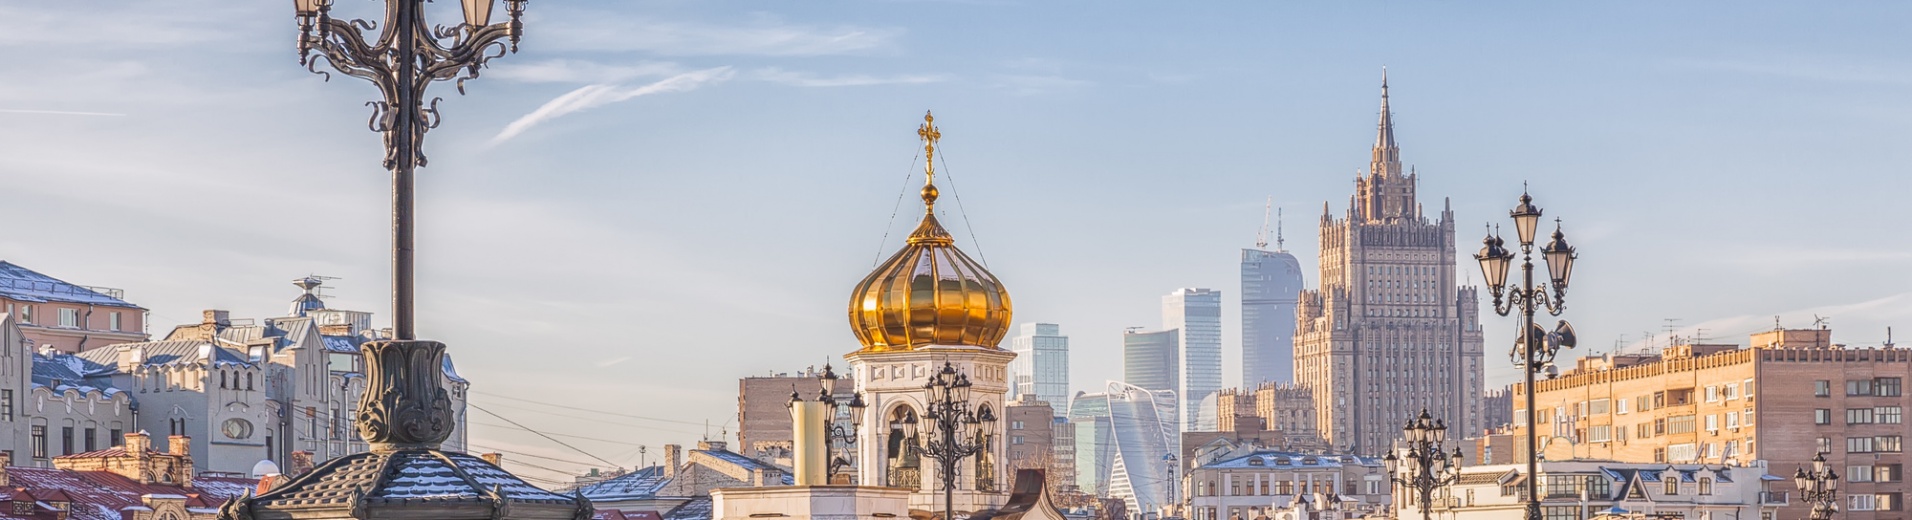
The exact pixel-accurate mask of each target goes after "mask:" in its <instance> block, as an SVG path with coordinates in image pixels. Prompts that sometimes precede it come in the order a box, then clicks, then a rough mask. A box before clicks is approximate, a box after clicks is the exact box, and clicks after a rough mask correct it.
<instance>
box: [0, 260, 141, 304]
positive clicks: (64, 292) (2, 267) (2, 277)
mask: <svg viewBox="0 0 1912 520" xmlns="http://www.w3.org/2000/svg"><path fill="white" fill-rule="evenodd" d="M0 296H5V297H7V298H10V299H14V300H20V301H23V302H62V303H81V304H87V305H105V306H109V307H128V308H133V309H138V308H140V307H139V306H138V305H133V304H131V303H127V302H126V300H121V299H119V298H114V297H112V296H107V295H105V294H100V293H99V292H97V291H94V290H92V289H89V288H86V287H82V286H79V285H74V284H70V283H66V282H65V281H62V280H60V279H58V278H54V277H51V276H47V275H44V274H40V273H38V272H35V271H34V270H32V269H27V268H25V267H20V266H18V265H14V264H12V263H8V262H6V261H0Z"/></svg>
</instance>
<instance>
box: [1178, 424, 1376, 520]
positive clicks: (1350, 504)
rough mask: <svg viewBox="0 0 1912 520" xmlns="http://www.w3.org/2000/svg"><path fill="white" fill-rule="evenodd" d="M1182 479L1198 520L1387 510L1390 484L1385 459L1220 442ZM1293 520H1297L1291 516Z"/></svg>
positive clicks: (1190, 514) (1189, 514)
mask: <svg viewBox="0 0 1912 520" xmlns="http://www.w3.org/2000/svg"><path fill="white" fill-rule="evenodd" d="M1195 457H1196V460H1197V461H1199V464H1196V465H1194V467H1193V468H1192V469H1189V470H1188V475H1187V476H1186V477H1184V478H1182V479H1181V480H1182V482H1181V484H1182V487H1183V490H1184V491H1185V492H1186V493H1187V500H1186V501H1185V502H1184V503H1186V504H1187V508H1186V510H1183V511H1178V512H1177V513H1179V514H1180V515H1181V516H1183V517H1184V518H1189V519H1192V520H1231V519H1234V518H1243V519H1251V518H1256V517H1257V516H1262V515H1266V516H1268V517H1269V518H1278V513H1279V512H1280V511H1283V510H1287V511H1289V512H1290V513H1292V512H1294V511H1296V510H1308V511H1314V512H1321V511H1335V512H1336V513H1335V516H1333V517H1342V518H1348V517H1360V516H1365V515H1367V514H1370V513H1380V512H1384V511H1385V510H1386V509H1387V507H1388V504H1389V493H1390V484H1389V482H1388V479H1387V471H1386V468H1385V467H1383V466H1382V464H1381V461H1380V460H1379V459H1375V458H1370V457H1355V456H1352V455H1334V454H1316V453H1297V452H1292V451H1283V450H1271V449H1267V448H1263V447H1261V446H1257V445H1255V444H1253V443H1244V444H1229V443H1224V444H1216V445H1213V446H1210V447H1207V448H1204V449H1201V450H1198V451H1197V452H1196V453H1195ZM1288 518H1296V517H1293V516H1290V517H1288Z"/></svg>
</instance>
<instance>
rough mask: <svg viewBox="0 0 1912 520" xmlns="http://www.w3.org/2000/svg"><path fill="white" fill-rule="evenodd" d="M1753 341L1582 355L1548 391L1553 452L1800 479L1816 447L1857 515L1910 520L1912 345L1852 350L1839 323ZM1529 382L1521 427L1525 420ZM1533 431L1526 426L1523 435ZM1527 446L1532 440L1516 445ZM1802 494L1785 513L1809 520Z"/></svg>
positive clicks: (1854, 518)
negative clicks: (1763, 464)
mask: <svg viewBox="0 0 1912 520" xmlns="http://www.w3.org/2000/svg"><path fill="white" fill-rule="evenodd" d="M1751 343H1752V346H1751V348H1739V347H1737V346H1735V345H1679V346H1675V347H1669V348H1667V349H1665V351H1664V352H1662V353H1660V354H1659V355H1656V356H1643V355H1633V356H1603V357H1598V358H1591V359H1583V360H1581V362H1580V363H1579V365H1578V367H1577V368H1575V369H1574V370H1572V371H1570V372H1568V373H1566V374H1563V375H1561V376H1560V377H1558V378H1556V379H1553V380H1549V381H1542V382H1540V383H1539V384H1537V385H1535V388H1536V389H1537V394H1538V395H1537V396H1536V402H1537V406H1536V407H1537V408H1538V409H1539V410H1540V411H1541V413H1540V415H1539V418H1540V419H1542V421H1541V422H1540V424H1541V426H1540V427H1539V428H1538V433H1539V434H1540V435H1541V436H1542V438H1543V439H1545V440H1543V447H1544V448H1545V450H1544V451H1545V453H1544V457H1545V458H1546V459H1547V460H1564V459H1569V458H1596V459H1610V460H1619V461H1628V462H1641V463H1649V462H1651V463H1705V464H1750V463H1752V462H1753V461H1756V460H1763V461H1767V462H1768V463H1769V464H1770V467H1771V468H1772V471H1773V472H1774V473H1776V474H1781V476H1786V477H1790V476H1791V474H1792V472H1793V471H1794V470H1795V469H1797V468H1799V467H1802V466H1806V467H1809V466H1810V462H1809V461H1810V459H1812V457H1813V455H1814V454H1815V453H1825V454H1826V455H1825V456H1826V459H1827V461H1828V462H1827V466H1829V467H1831V468H1833V469H1834V470H1835V471H1837V472H1838V473H1839V474H1840V475H1842V477H1843V478H1844V482H1843V483H1842V485H1841V486H1840V488H1839V491H1840V493H1841V494H1843V495H1845V498H1844V500H1846V503H1843V504H1841V507H1842V508H1843V509H1844V511H1843V512H1842V513H1841V515H1842V518H1845V519H1848V520H1873V519H1902V518H1905V517H1906V513H1905V506H1904V504H1903V503H1902V501H1903V500H1904V497H1905V495H1906V491H1907V487H1908V485H1907V483H1906V478H1905V475H1904V469H1905V462H1906V457H1905V455H1904V449H1903V446H1902V443H1903V442H1904V439H1905V438H1906V437H1907V436H1908V435H1912V431H1908V427H1907V423H1906V422H1905V420H1904V413H1905V410H1906V409H1907V408H1908V407H1912V398H1908V396H1907V394H1906V392H1905V390H1904V385H1905V381H1906V378H1907V377H1908V376H1912V351H1907V350H1904V349H1895V348H1848V347H1844V346H1840V345H1835V344H1833V343H1832V341H1831V331H1830V330H1824V329H1819V330H1774V331H1770V332H1762V333H1758V334H1754V335H1753V336H1752V341H1751ZM1522 391H1523V390H1521V389H1520V388H1519V387H1518V386H1517V387H1516V391H1515V393H1516V395H1517V396H1520V397H1515V398H1514V400H1513V403H1514V407H1515V408H1516V409H1515V410H1514V417H1515V424H1516V425H1522V424H1524V422H1525V421H1526V419H1525V417H1526V410H1525V405H1526V402H1525V401H1526V399H1525V397H1524V395H1525V394H1523V393H1521V392H1522ZM1521 431H1524V430H1520V429H1519V428H1518V427H1517V428H1516V431H1515V433H1516V434H1517V435H1515V438H1516V439H1519V438H1521V435H1519V433H1520V432H1521ZM1514 444H1516V446H1514V448H1515V451H1516V452H1518V451H1523V450H1521V449H1520V448H1522V447H1524V443H1523V442H1515V443H1514ZM1806 513H1807V509H1806V505H1804V504H1800V503H1799V502H1798V501H1794V502H1792V503H1791V504H1788V505H1787V506H1786V507H1785V509H1784V510H1783V512H1782V513H1781V516H1784V517H1795V516H1800V517H1803V516H1804V515H1805V514H1806Z"/></svg>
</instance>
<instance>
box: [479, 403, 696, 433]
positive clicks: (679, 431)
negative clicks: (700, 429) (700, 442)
mask: <svg viewBox="0 0 1912 520" xmlns="http://www.w3.org/2000/svg"><path fill="white" fill-rule="evenodd" d="M492 406H499V405H497V404H493V405H492ZM504 406H505V407H506V408H511V409H516V410H524V411H527V412H533V413H541V414H546V415H555V416H558V417H569V418H572V419H584V420H587V421H593V422H595V423H597V424H604V425H611V426H624V427H629V428H644V429H647V430H657V431H663V432H670V433H675V434H680V435H697V432H687V431H683V430H673V429H670V428H664V427H659V426H650V425H645V424H626V423H618V422H609V421H605V420H603V419H600V418H595V417H580V416H576V415H567V414H562V413H558V412H553V411H550V410H539V409H536V408H526V407H520V406H510V405H504ZM598 413H608V412H598Z"/></svg>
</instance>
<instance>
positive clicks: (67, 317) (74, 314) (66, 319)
mask: <svg viewBox="0 0 1912 520" xmlns="http://www.w3.org/2000/svg"><path fill="white" fill-rule="evenodd" d="M60 326H61V327H66V328H69V329H77V328H80V310H79V309H60Z"/></svg>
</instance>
